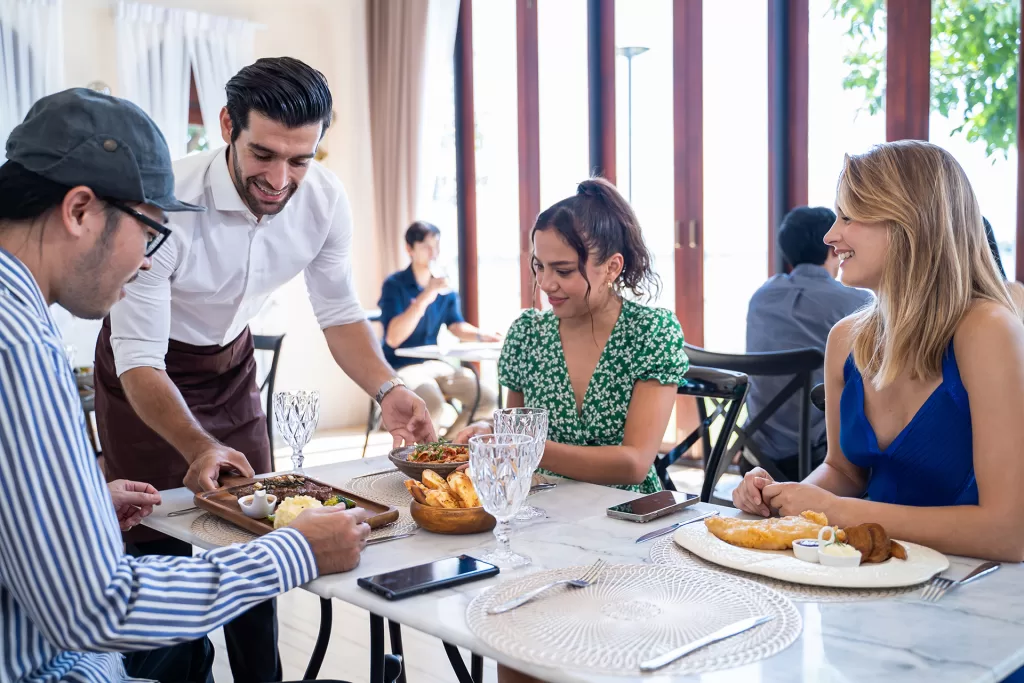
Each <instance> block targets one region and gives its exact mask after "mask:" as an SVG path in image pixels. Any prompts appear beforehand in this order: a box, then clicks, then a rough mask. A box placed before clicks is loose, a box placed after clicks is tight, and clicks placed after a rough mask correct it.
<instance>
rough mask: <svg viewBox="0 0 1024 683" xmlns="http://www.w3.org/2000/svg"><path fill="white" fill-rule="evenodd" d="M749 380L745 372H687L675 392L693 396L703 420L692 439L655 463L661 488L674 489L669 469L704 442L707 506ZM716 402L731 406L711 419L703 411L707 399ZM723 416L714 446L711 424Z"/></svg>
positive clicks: (704, 497) (700, 369) (703, 494)
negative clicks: (700, 441)
mask: <svg viewBox="0 0 1024 683" xmlns="http://www.w3.org/2000/svg"><path fill="white" fill-rule="evenodd" d="M747 388H748V382H747V376H746V375H745V374H743V373H742V372H736V371H734V370H723V369H721V368H708V367H701V366H699V365H691V366H690V368H689V370H687V371H686V378H685V381H684V382H683V383H682V384H680V385H679V387H678V389H676V392H677V393H678V394H680V395H683V396H693V397H694V398H696V399H697V411H698V414H699V417H700V424H699V425H698V427H697V429H695V430H694V431H693V432H692V433H691V434H690V435H689V436H687V437H686V439H684V440H683V441H682V442H681V443H680V444H679V445H678V446H676V447H675V448H673V449H672V451H671V452H669V454H668V455H667V456H666V457H659V458H657V459H656V460H655V463H654V465H655V470H656V471H657V473H658V476H659V477H660V478H661V481H662V486H664V487H665V488H668V489H674V488H675V486H674V485H673V484H672V478H671V477H670V476H669V473H668V466H669V465H671V464H672V463H673V462H675V461H676V460H677V459H678V458H679V456H680V455H682V454H683V453H685V452H686V451H688V450H689V449H690V447H691V446H692V445H693V444H695V443H696V442H697V440H698V439H701V440H703V442H704V459H705V470H704V484H703V485H702V486H701V500H702V501H703V502H705V503H706V502H708V501H710V500H711V494H712V491H713V490H714V487H715V483H716V482H717V481H718V479H719V477H720V476H721V473H722V470H723V466H722V463H723V462H724V459H723V455H724V453H725V450H726V448H727V446H728V445H729V437H730V436H731V434H732V432H733V428H734V427H735V425H736V419H737V417H738V416H739V413H740V409H741V408H742V407H743V401H744V400H745V399H746V396H747ZM705 398H710V399H714V400H715V401H716V402H721V403H723V404H726V403H727V404H728V406H727V407H726V408H725V409H721V408H719V409H718V410H716V412H715V413H714V414H713V415H711V416H708V415H707V413H706V411H705V410H704V399H705ZM719 415H721V416H722V417H723V423H722V428H721V431H720V432H719V435H718V438H717V439H716V440H715V443H714V444H713V445H712V444H711V437H710V431H709V428H710V426H711V423H712V422H714V420H715V419H716V418H717V417H718V416H719ZM726 464H727V463H726Z"/></svg>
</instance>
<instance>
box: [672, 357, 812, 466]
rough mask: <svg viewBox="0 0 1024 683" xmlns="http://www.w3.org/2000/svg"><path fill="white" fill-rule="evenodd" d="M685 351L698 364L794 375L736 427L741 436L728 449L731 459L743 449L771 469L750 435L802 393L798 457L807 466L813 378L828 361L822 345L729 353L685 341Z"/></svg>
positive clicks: (766, 374) (769, 374) (750, 372)
mask: <svg viewBox="0 0 1024 683" xmlns="http://www.w3.org/2000/svg"><path fill="white" fill-rule="evenodd" d="M686 354H687V356H689V358H690V361H691V362H693V363H696V364H698V365H711V366H714V367H716V368H722V369H725V370H732V371H734V372H742V373H744V374H745V375H748V376H750V377H758V376H762V377H779V376H791V377H792V379H791V380H790V381H789V382H788V383H787V384H786V385H785V386H784V387H783V388H782V389H781V390H780V391H778V392H777V393H776V394H775V396H774V397H773V398H772V399H771V400H770V401H768V403H767V404H765V405H764V407H762V408H761V410H760V411H759V412H758V413H757V414H756V415H750V416H749V419H748V420H747V422H746V424H745V425H742V426H737V427H735V431H736V434H737V436H738V438H737V440H736V442H735V443H734V444H733V445H732V446H731V447H730V448H729V450H728V452H727V453H726V458H727V460H728V461H731V460H732V457H733V456H734V455H735V454H736V453H737V452H739V451H740V449H743V448H746V449H747V451H749V452H750V453H752V454H753V456H754V457H755V458H757V460H758V462H759V463H760V464H761V465H762V466H763V467H765V468H766V469H769V471H772V468H771V465H772V463H771V462H770V458H768V456H767V455H766V454H765V453H763V452H761V449H760V447H758V445H757V444H756V443H755V442H754V441H752V440H751V439H750V437H751V435H753V434H754V433H755V432H757V430H759V429H760V428H761V427H762V426H763V425H764V424H765V422H767V421H768V420H769V419H770V418H771V417H772V415H774V414H775V413H776V411H778V410H779V409H780V408H782V406H783V405H785V404H786V402H787V401H788V400H789V399H790V397H791V396H793V395H794V394H797V393H798V392H799V393H800V396H801V399H800V400H801V402H802V403H801V406H800V408H801V415H800V435H799V442H798V443H797V455H798V457H799V461H800V462H802V463H804V466H803V469H807V463H808V462H809V461H810V457H811V456H810V452H811V444H810V438H811V437H810V422H809V415H808V411H809V409H810V403H811V397H810V394H811V381H812V377H813V374H814V373H815V372H816V371H818V370H820V369H821V368H822V367H823V366H824V364H825V354H824V353H822V352H821V351H820V350H819V349H814V348H806V349H794V350H792V351H774V352H767V353H747V354H742V355H740V354H730V353H715V352H713V351H707V350H705V349H702V348H699V347H696V346H691V345H689V344H687V345H686Z"/></svg>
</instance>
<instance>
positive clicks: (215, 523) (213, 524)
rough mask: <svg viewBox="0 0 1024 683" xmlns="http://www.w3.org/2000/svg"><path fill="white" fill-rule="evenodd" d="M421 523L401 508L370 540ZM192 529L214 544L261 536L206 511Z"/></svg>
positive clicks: (400, 531) (193, 521)
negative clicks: (392, 520) (417, 522)
mask: <svg viewBox="0 0 1024 683" xmlns="http://www.w3.org/2000/svg"><path fill="white" fill-rule="evenodd" d="M418 528H419V525H418V524H416V522H415V521H413V518H412V516H411V515H410V514H409V509H408V508H406V509H404V510H402V509H399V511H398V519H397V520H395V521H394V522H392V523H391V524H387V525H385V526H382V527H378V528H376V529H374V530H372V531H371V532H370V536H369V540H373V539H375V538H380V537H381V536H391V535H393V534H407V533H412V532H413V531H416V529H418ZM191 531H192V533H193V534H195V535H196V536H198V537H199V538H201V539H203V540H204V541H206V542H207V543H212V544H214V545H231V544H232V543H248V542H249V541H253V540H255V539H257V538H259V537H258V536H257V535H256V534H254V533H252V532H250V531H246V530H245V529H243V528H241V527H237V526H235V525H234V524H232V523H231V522H228V521H225V520H223V519H221V518H220V517H218V516H216V515H212V514H210V513H209V512H206V513H204V514H202V515H200V516H199V517H196V518H195V519H194V520H192V527H191Z"/></svg>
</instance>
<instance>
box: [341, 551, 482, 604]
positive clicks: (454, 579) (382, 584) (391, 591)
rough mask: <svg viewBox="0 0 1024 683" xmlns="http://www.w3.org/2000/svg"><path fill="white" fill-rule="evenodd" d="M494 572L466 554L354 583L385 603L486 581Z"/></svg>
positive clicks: (480, 561)
mask: <svg viewBox="0 0 1024 683" xmlns="http://www.w3.org/2000/svg"><path fill="white" fill-rule="evenodd" d="M498 571H499V570H498V568H497V567H495V566H494V565H493V564H489V563H487V562H483V561H482V560H478V559H476V558H475V557H470V556H469V555H459V556H458V557H448V558H445V559H443V560H437V561H436V562H428V563H427V564H420V565H417V566H415V567H406V568H405V569H398V570H395V571H393V572H387V573H385V574H377V575H376V576H364V577H362V578H360V579H358V580H357V581H356V583H357V584H359V585H360V586H362V587H363V588H365V589H366V590H368V591H372V592H374V593H376V594H377V595H381V596H383V597H385V598H387V599H388V600H401V599H402V598H408V597H411V596H413V595H420V594H422V593H429V592H430V591H435V590H439V589H441V588H451V587H452V586H457V585H459V584H460V583H467V582H469V581H476V580H478V579H486V578H488V577H490V576H494V575H496V574H497V573H498Z"/></svg>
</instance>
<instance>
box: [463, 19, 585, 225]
mask: <svg viewBox="0 0 1024 683" xmlns="http://www.w3.org/2000/svg"><path fill="white" fill-rule="evenodd" d="M478 4H480V5H482V4H484V3H478ZM476 7H477V5H476V4H475V5H474V9H475V8H476ZM514 26H515V24H514V23H513V24H509V25H508V27H506V30H509V31H512V32H513V35H514V33H515V32H514V29H513V27H514ZM537 65H538V70H539V74H538V79H537V87H538V107H539V119H540V205H541V206H540V208H541V211H543V210H544V209H546V208H547V207H549V206H551V205H552V204H554V203H555V202H557V201H558V200H560V199H564V198H565V197H568V196H570V195H572V194H574V193H575V192H576V185H577V184H578V183H579V182H580V181H581V180H585V179H586V178H587V177H588V176H589V175H590V142H589V140H590V138H589V128H590V126H589V116H590V114H589V108H588V104H589V100H588V89H587V0H538V1H537ZM514 82H515V81H514V80H513V81H510V83H514ZM506 87H508V86H507V85H506Z"/></svg>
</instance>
